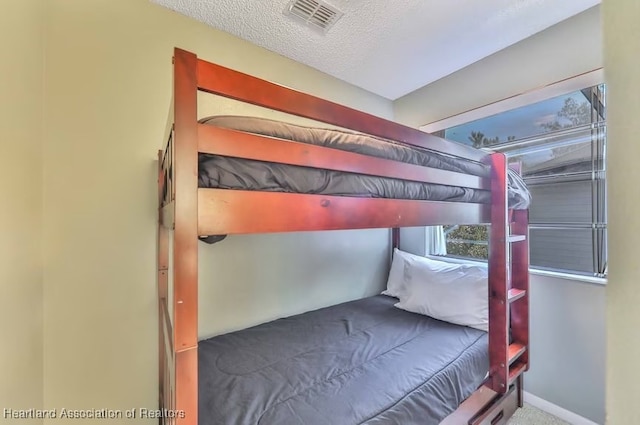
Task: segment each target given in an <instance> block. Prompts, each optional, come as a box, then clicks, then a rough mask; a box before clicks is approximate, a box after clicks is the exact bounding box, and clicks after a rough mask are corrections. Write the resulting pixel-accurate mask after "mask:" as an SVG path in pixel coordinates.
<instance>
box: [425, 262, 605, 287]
mask: <svg viewBox="0 0 640 425" xmlns="http://www.w3.org/2000/svg"><path fill="white" fill-rule="evenodd" d="M426 257H429V258H433V259H434V260H440V261H449V262H451V263H459V264H475V265H483V266H485V267H486V265H487V263H486V261H476V260H470V259H468V258H458V257H448V256H441V255H426ZM529 273H530V274H532V275H535V276H545V277H554V278H557V279H563V280H573V281H577V282H583V283H591V284H595V285H603V286H604V285H606V284H607V279H606V278H602V277H594V276H584V275H579V274H571V273H562V272H553V271H549V270H542V269H535V268H529Z"/></svg>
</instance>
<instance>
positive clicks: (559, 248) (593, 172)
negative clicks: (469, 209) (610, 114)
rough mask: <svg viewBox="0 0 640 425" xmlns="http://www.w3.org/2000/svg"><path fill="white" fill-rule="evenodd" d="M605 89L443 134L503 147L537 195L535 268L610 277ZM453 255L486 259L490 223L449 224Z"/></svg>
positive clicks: (533, 237) (448, 238)
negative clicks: (608, 271)
mask: <svg viewBox="0 0 640 425" xmlns="http://www.w3.org/2000/svg"><path fill="white" fill-rule="evenodd" d="M605 119H606V114H605V86H604V85H597V86H593V87H589V88H586V89H583V90H578V91H575V92H572V93H569V94H566V95H563V96H558V97H554V98H552V99H548V100H545V101H542V102H537V103H534V104H531V105H527V106H523V107H520V108H516V109H512V110H509V111H506V112H502V113H499V114H496V115H493V116H490V117H487V118H483V119H479V120H475V121H472V122H469V123H465V124H462V125H458V126H455V127H450V128H447V129H445V130H443V131H442V132H440V135H441V136H443V137H445V138H447V139H449V140H454V141H457V142H459V143H464V144H468V145H471V146H474V147H478V148H489V149H492V150H496V151H500V152H504V153H505V154H506V155H507V158H508V160H509V163H510V164H513V163H518V164H519V165H520V167H521V172H522V175H523V178H524V179H525V181H526V183H527V185H528V186H529V190H530V191H531V195H532V202H531V206H530V209H529V221H530V256H531V267H532V268H538V269H545V270H551V271H558V272H564V273H571V274H580V275H590V276H596V277H604V276H606V270H607V246H606V232H607V217H606V207H605V206H606V192H605V181H606V167H605V161H604V159H605V148H606V121H605ZM444 233H445V236H446V241H447V255H450V256H456V257H463V258H476V259H486V258H487V257H488V250H487V244H488V242H487V240H488V229H487V228H486V227H485V226H445V228H444Z"/></svg>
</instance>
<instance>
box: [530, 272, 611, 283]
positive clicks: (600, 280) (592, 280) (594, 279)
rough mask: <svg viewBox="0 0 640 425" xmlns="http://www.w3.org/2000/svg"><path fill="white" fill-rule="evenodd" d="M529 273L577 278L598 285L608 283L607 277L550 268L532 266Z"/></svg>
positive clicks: (561, 277) (567, 278)
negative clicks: (534, 267)
mask: <svg viewBox="0 0 640 425" xmlns="http://www.w3.org/2000/svg"><path fill="white" fill-rule="evenodd" d="M529 273H531V274H532V275H537V276H546V277H555V278H558V279H564V280H575V281H578V282H584V283H592V284H596V285H606V284H607V278H604V277H595V276H583V275H579V274H571V273H561V272H552V271H549V270H540V269H532V268H530V269H529Z"/></svg>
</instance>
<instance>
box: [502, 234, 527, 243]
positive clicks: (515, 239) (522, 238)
mask: <svg viewBox="0 0 640 425" xmlns="http://www.w3.org/2000/svg"><path fill="white" fill-rule="evenodd" d="M507 240H508V241H509V242H522V241H525V240H527V236H526V235H509V237H508V238H507Z"/></svg>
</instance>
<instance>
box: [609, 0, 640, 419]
mask: <svg viewBox="0 0 640 425" xmlns="http://www.w3.org/2000/svg"><path fill="white" fill-rule="evenodd" d="M639 21H640V2H638V1H636V0H618V1H613V0H605V1H604V2H603V22H604V41H605V43H604V47H605V78H606V82H607V90H608V101H609V106H608V126H609V127H608V140H609V145H608V146H609V147H608V149H609V151H608V157H607V160H608V164H609V166H608V179H609V180H608V190H609V223H610V225H609V252H610V255H609V258H610V267H609V285H608V287H607V424H609V425H627V424H637V423H640V409H638V400H639V399H640V384H639V382H640V366H638V359H640V338H639V337H638V329H640V286H639V285H640V261H638V245H637V243H636V237H637V235H640V214H638V210H639V209H640V189H639V188H638V186H637V185H635V184H629V182H637V181H639V180H640V168H639V167H638V158H640V143H638V136H639V135H640V119H638V115H639V114H640V96H639V95H638V94H639V93H640V55H639V54H638V52H640V26H639V25H638V22H639Z"/></svg>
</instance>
